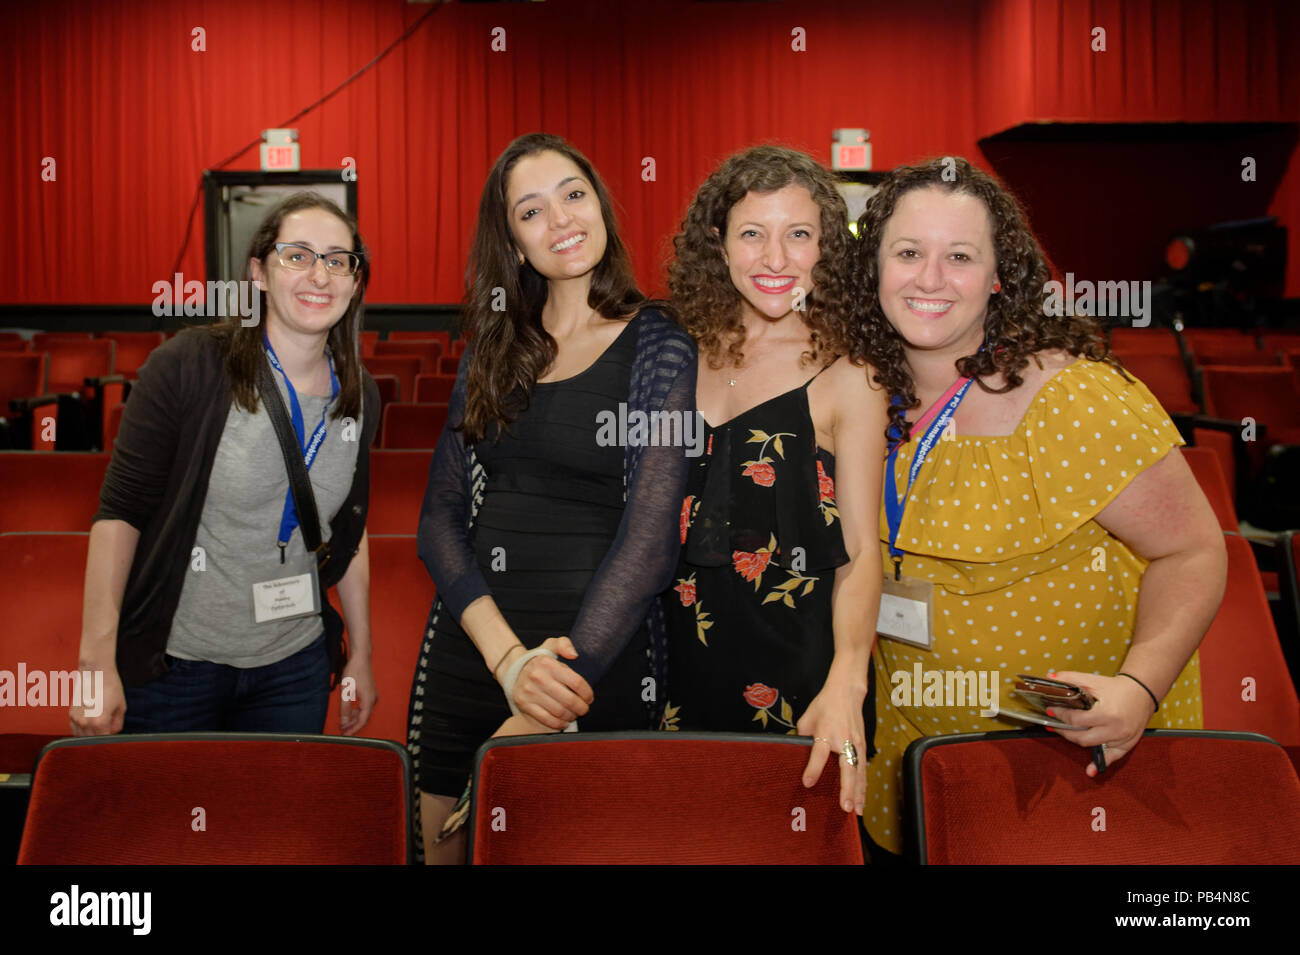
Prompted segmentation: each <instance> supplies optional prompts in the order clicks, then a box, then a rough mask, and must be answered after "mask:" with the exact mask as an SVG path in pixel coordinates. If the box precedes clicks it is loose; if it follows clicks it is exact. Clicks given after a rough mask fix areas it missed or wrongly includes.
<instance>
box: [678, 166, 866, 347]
mask: <svg viewBox="0 0 1300 955" xmlns="http://www.w3.org/2000/svg"><path fill="white" fill-rule="evenodd" d="M789 185H798V186H803V187H804V188H805V189H807V190H808V191H809V192H810V193H811V194H812V198H813V201H814V202H816V203H817V205H818V206H819V207H820V208H821V238H820V239H819V241H818V248H819V249H820V251H821V258H820V259H819V260H818V262H817V264H816V265H815V266H813V270H812V279H813V288H812V289H811V290H810V291H809V293H808V295H807V297H806V299H805V305H806V307H807V311H806V312H805V313H804V316H803V318H804V321H805V322H806V323H807V325H808V327H809V329H810V330H811V332H812V336H811V338H812V347H811V349H810V350H809V351H806V352H804V354H803V360H804V361H805V362H808V361H811V362H817V361H823V362H825V361H826V358H827V356H826V355H824V354H823V352H829V353H830V354H829V357H830V358H834V357H836V356H837V355H839V354H843V353H844V352H845V350H846V349H847V347H848V342H849V321H848V316H849V308H848V298H849V287H850V286H849V284H848V281H847V277H848V275H849V269H848V262H849V257H850V252H851V246H852V242H853V236H852V234H851V233H850V232H849V227H848V219H849V213H848V208H847V207H846V206H845V204H844V197H843V196H841V195H840V192H839V190H838V189H837V188H836V179H835V176H834V175H833V174H832V173H831V172H830V170H828V169H826V168H825V167H824V166H822V165H821V164H820V163H819V162H817V160H815V159H813V158H812V157H811V156H809V155H808V154H807V153H803V152H799V151H798V150H795V149H788V148H786V147H784V146H772V145H768V146H754V147H752V148H750V149H746V150H744V151H743V152H739V153H736V154H735V155H734V156H731V157H730V158H729V159H727V160H726V161H724V162H723V163H722V165H721V166H719V167H718V169H717V170H716V171H715V172H714V173H713V174H712V175H711V176H709V178H708V179H706V180H704V184H703V185H701V186H700V188H699V191H698V192H696V194H695V198H694V200H693V201H692V202H691V205H690V208H689V209H688V210H687V211H686V218H685V220H684V221H683V222H682V227H681V231H680V232H678V234H677V235H676V237H675V238H674V239H673V248H674V250H675V252H676V256H675V258H674V260H673V262H672V264H671V266H670V267H669V271H668V287H669V289H670V290H671V292H672V302H673V306H674V308H675V309H676V311H677V316H678V322H679V323H680V324H681V325H682V327H683V328H685V329H686V330H687V331H688V332H690V334H691V337H693V338H694V339H695V341H696V343H697V344H698V345H699V347H700V351H701V352H702V353H703V354H705V355H707V356H708V359H709V367H711V368H721V367H722V366H723V365H724V364H726V363H728V362H729V363H730V364H731V365H733V366H738V365H739V364H740V363H741V361H742V359H743V358H744V355H743V353H742V351H741V347H740V346H741V345H742V344H743V343H744V341H745V326H744V323H743V322H742V321H741V314H742V312H741V302H742V298H741V295H740V292H739V291H738V290H737V289H736V286H735V285H734V284H733V283H732V281H731V274H730V272H729V271H728V269H727V263H726V261H725V260H724V259H723V242H724V240H723V239H722V238H721V236H725V235H726V234H727V218H728V217H729V216H730V214H731V209H732V207H733V206H735V205H736V203H738V202H740V201H741V200H742V199H744V198H745V196H747V195H748V194H749V193H751V192H757V193H761V194H766V193H771V192H776V191H777V190H778V189H784V188H785V187H786V186H789ZM715 229H716V230H717V231H716V232H715V231H714V230H715ZM724 349H725V361H724Z"/></svg>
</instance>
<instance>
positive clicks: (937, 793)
mask: <svg viewBox="0 0 1300 955" xmlns="http://www.w3.org/2000/svg"><path fill="white" fill-rule="evenodd" d="M1089 760H1090V754H1089V751H1088V750H1087V749H1085V748H1083V747H1080V746H1075V745H1074V744H1073V743H1068V742H1066V741H1065V740H1063V739H1058V738H1055V737H1052V736H1051V735H1049V734H1047V733H1044V732H1042V731H1040V730H1029V731H1023V732H999V733H961V734H956V735H953V736H931V737H927V738H926V739H921V740H917V741H916V742H915V743H913V744H912V745H911V746H909V747H908V748H907V752H906V753H905V754H904V757H903V773H904V781H905V786H904V794H905V800H904V803H905V810H906V812H907V814H908V827H909V835H910V836H911V837H912V838H911V849H912V854H913V856H914V857H915V858H916V859H917V861H920V862H921V863H923V864H929V865H1042V864H1043V863H1057V864H1065V865H1098V864H1102V865H1115V864H1118V865H1265V864H1291V865H1294V864H1296V863H1300V779H1297V778H1296V772H1295V769H1294V767H1293V766H1292V765H1291V762H1290V760H1289V759H1288V758H1287V754H1286V753H1285V751H1283V749H1282V747H1280V746H1278V745H1276V744H1275V743H1273V742H1271V741H1269V740H1267V739H1264V738H1263V737H1260V736H1257V735H1255V734H1251V733H1207V732H1198V731H1191V732H1180V731H1175V730H1148V731H1147V734H1146V736H1145V737H1144V738H1143V740H1142V742H1141V743H1139V744H1138V745H1137V746H1136V747H1134V749H1133V751H1132V752H1130V753H1129V754H1128V755H1127V756H1125V757H1124V759H1123V760H1121V761H1120V762H1118V763H1116V764H1115V765H1114V766H1112V767H1110V768H1108V769H1107V770H1106V771H1105V772H1104V773H1102V774H1101V775H1100V776H1099V777H1096V778H1094V779H1089V778H1088V777H1087V776H1086V775H1085V774H1084V770H1085V767H1086V766H1087V765H1088V762H1089ZM1099 809H1100V810H1101V811H1102V812H1104V813H1105V817H1104V823H1105V828H1104V829H1103V828H1101V827H1099V826H1097V825H1095V823H1097V822H1098V820H1101V819H1102V817H1101V816H1100V815H1099V813H1098V810H1099Z"/></svg>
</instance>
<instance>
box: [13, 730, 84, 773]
mask: <svg viewBox="0 0 1300 955" xmlns="http://www.w3.org/2000/svg"><path fill="white" fill-rule="evenodd" d="M64 722H65V723H66V722H67V720H66V718H65V720H64ZM69 729H70V727H68V726H66V725H65V726H64V728H63V732H62V733H0V775H5V774H18V773H30V772H31V771H32V767H33V766H35V765H36V757H37V756H39V755H40V753H41V750H43V749H44V748H45V746H46V744H47V743H53V742H54V741H55V740H56V739H61V738H62V737H64V736H67V735H68V732H69Z"/></svg>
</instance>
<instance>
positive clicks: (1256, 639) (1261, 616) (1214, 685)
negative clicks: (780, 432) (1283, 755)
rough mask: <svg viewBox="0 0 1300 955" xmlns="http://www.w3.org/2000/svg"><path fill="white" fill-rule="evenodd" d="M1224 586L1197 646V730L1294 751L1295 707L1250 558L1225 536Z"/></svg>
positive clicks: (1299, 712) (1298, 704)
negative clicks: (1254, 736)
mask: <svg viewBox="0 0 1300 955" xmlns="http://www.w3.org/2000/svg"><path fill="white" fill-rule="evenodd" d="M1224 544H1226V545H1227V549H1228V582H1227V588H1226V589H1225V591H1224V595H1223V603H1222V605H1220V607H1219V612H1218V613H1217V614H1215V617H1214V622H1213V623H1211V624H1210V629H1209V632H1208V633H1207V634H1206V635H1205V639H1204V640H1202V641H1201V647H1200V662H1201V710H1202V721H1203V722H1202V725H1203V726H1204V727H1205V728H1206V729H1208V730H1235V731H1241V732H1250V733H1263V734H1264V735H1265V736H1268V737H1271V738H1272V739H1274V740H1276V741H1277V742H1279V743H1281V744H1282V745H1283V746H1300V701H1297V699H1296V691H1295V686H1294V685H1293V684H1292V683H1291V677H1290V674H1289V673H1288V671H1287V666H1286V659H1285V658H1284V657H1283V655H1282V647H1281V644H1280V643H1279V642H1278V637H1277V629H1276V627H1275V626H1274V624H1273V616H1272V614H1271V613H1270V612H1269V609H1268V598H1267V596H1265V593H1264V584H1263V582H1262V581H1261V580H1260V576H1259V568H1258V567H1257V566H1256V564H1255V556H1254V554H1253V552H1252V551H1251V549H1250V544H1248V543H1247V542H1246V541H1245V539H1243V538H1241V537H1238V536H1237V535H1235V534H1225V535H1224Z"/></svg>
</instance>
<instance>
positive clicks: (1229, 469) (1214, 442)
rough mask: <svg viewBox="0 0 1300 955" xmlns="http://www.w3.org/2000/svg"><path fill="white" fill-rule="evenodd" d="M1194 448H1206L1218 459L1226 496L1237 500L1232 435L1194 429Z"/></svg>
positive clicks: (1235, 463) (1235, 466)
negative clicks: (1225, 482)
mask: <svg viewBox="0 0 1300 955" xmlns="http://www.w3.org/2000/svg"><path fill="white" fill-rule="evenodd" d="M1193 436H1194V437H1195V439H1196V447H1198V448H1208V449H1209V450H1211V451H1213V452H1214V456H1215V457H1217V458H1218V459H1219V468H1220V470H1222V471H1223V478H1224V480H1225V481H1227V482H1228V496H1229V497H1230V498H1231V499H1232V500H1234V501H1235V500H1236V499H1237V459H1236V458H1235V457H1234V456H1233V454H1234V452H1233V450H1232V435H1230V434H1227V433H1226V432H1223V431H1211V430H1210V429H1209V428H1196V429H1195V430H1194V432H1193Z"/></svg>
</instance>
